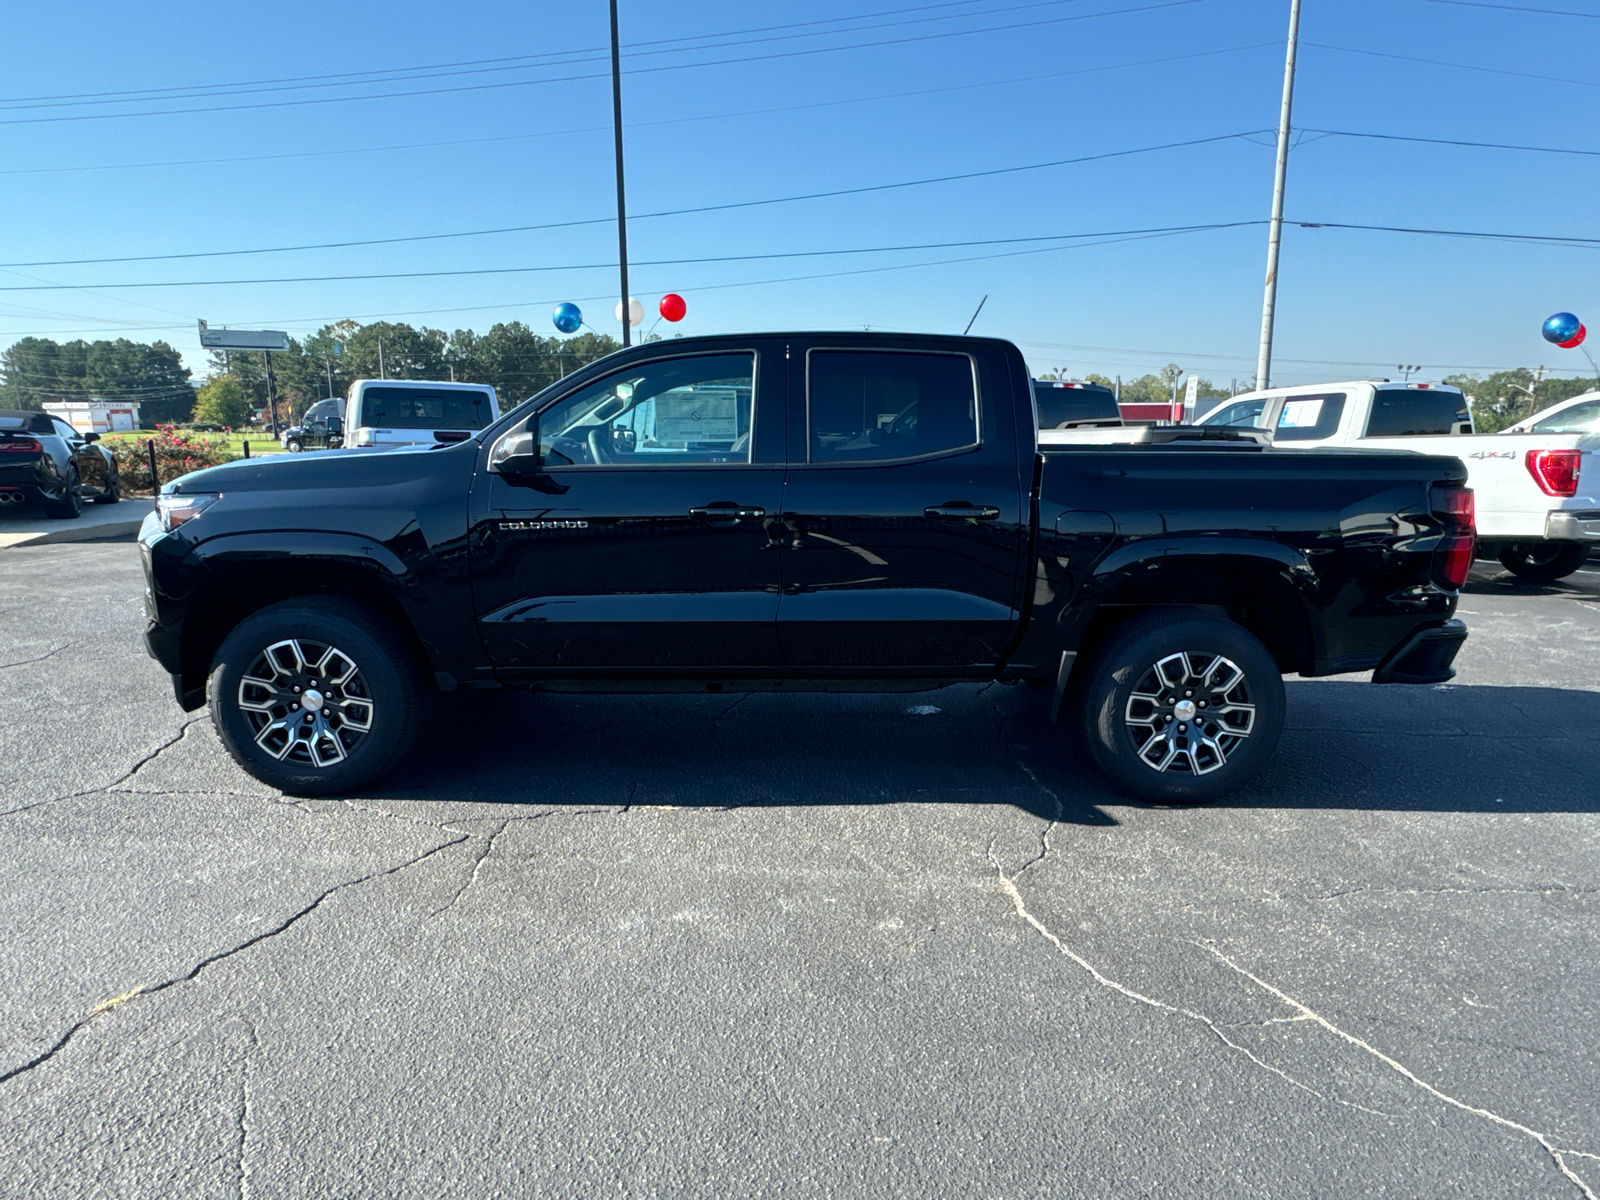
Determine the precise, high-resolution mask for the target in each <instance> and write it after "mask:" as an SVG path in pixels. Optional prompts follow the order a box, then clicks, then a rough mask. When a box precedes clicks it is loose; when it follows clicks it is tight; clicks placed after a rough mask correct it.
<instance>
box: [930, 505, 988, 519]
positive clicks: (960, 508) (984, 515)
mask: <svg viewBox="0 0 1600 1200" xmlns="http://www.w3.org/2000/svg"><path fill="white" fill-rule="evenodd" d="M922 515H923V516H925V517H927V518H928V520H930V521H939V520H945V521H998V520H999V519H1000V510H999V509H998V508H991V507H989V506H988V505H987V504H935V505H933V506H932V507H930V508H925V509H923V510H922Z"/></svg>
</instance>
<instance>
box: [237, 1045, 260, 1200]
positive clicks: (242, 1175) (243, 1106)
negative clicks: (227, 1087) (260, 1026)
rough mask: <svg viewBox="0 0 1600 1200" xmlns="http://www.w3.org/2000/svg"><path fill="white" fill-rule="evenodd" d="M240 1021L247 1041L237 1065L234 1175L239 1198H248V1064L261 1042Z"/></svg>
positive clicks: (243, 1199)
mask: <svg viewBox="0 0 1600 1200" xmlns="http://www.w3.org/2000/svg"><path fill="white" fill-rule="evenodd" d="M241 1023H242V1024H243V1025H244V1028H245V1033H246V1034H247V1035H248V1036H249V1041H248V1042H246V1043H245V1048H244V1061H243V1062H242V1063H240V1065H239V1113H238V1118H237V1120H236V1122H235V1124H237V1126H238V1128H239V1161H238V1166H237V1168H236V1170H235V1175H236V1177H237V1179H238V1184H239V1200H250V1157H249V1149H250V1064H251V1062H252V1061H253V1059H254V1054H253V1051H255V1050H257V1049H259V1048H260V1045H261V1043H260V1042H259V1041H258V1040H257V1038H256V1030H255V1026H254V1025H252V1024H250V1022H248V1021H242V1022H241Z"/></svg>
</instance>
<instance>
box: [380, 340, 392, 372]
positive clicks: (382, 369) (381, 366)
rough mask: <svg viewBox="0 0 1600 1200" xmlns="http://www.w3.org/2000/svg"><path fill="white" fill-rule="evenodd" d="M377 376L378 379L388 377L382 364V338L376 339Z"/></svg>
mask: <svg viewBox="0 0 1600 1200" xmlns="http://www.w3.org/2000/svg"><path fill="white" fill-rule="evenodd" d="M378 378H379V379H387V378H389V372H388V371H387V370H385V369H384V365H383V339H382V338H379V339H378Z"/></svg>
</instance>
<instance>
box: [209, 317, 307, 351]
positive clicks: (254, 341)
mask: <svg viewBox="0 0 1600 1200" xmlns="http://www.w3.org/2000/svg"><path fill="white" fill-rule="evenodd" d="M200 344H201V345H202V346H204V347H206V348H207V349H208V350H287V349H288V348H289V335H288V334H287V333H284V332H282V331H281V330H277V329H212V328H211V327H210V326H209V325H207V324H206V323H205V322H204V321H201V322H200Z"/></svg>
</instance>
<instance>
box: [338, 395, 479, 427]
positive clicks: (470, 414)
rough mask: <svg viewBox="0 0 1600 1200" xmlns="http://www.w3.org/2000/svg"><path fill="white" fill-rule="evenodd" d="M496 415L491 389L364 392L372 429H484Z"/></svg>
mask: <svg viewBox="0 0 1600 1200" xmlns="http://www.w3.org/2000/svg"><path fill="white" fill-rule="evenodd" d="M319 415H320V414H319ZM334 415H337V414H334ZM493 417H494V411H493V409H492V408H491V407H490V405H489V396H488V393H487V392H479V391H467V390H466V389H458V388H448V389H447V388H438V389H434V388H398V387H369V388H366V389H364V390H363V391H362V393H361V424H362V426H364V427H366V428H370V429H482V428H483V427H484V426H485V425H487V424H488V423H489V422H490V421H491V420H492V419H493Z"/></svg>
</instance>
